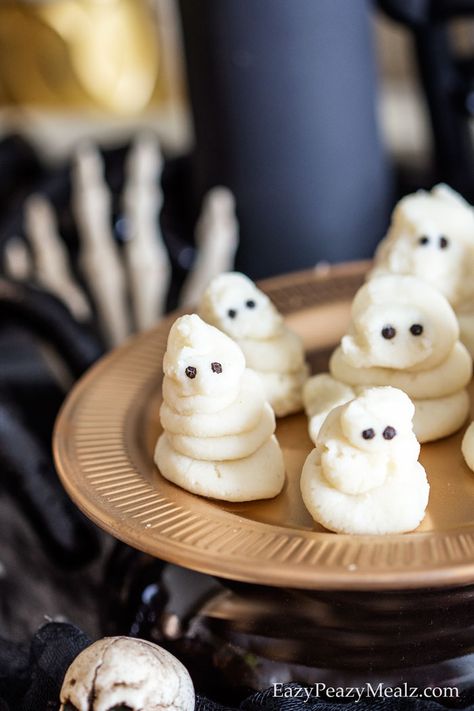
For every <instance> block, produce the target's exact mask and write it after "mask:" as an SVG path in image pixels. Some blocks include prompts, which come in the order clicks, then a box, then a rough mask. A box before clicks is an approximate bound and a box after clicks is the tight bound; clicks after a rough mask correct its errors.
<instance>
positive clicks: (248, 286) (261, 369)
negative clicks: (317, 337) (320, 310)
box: [199, 272, 308, 417]
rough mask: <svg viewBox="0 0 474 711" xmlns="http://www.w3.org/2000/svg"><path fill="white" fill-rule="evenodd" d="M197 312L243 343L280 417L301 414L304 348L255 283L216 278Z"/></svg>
mask: <svg viewBox="0 0 474 711" xmlns="http://www.w3.org/2000/svg"><path fill="white" fill-rule="evenodd" d="M199 313H200V315H201V317H202V318H203V319H204V320H205V321H207V322H208V323H210V324H212V325H213V326H216V327H217V328H219V329H220V330H221V331H224V333H227V335H228V336H230V337H231V338H233V339H234V340H235V341H236V342H237V343H238V344H239V346H240V347H241V348H242V350H243V352H244V355H245V359H246V362H247V366H248V367H249V368H251V369H252V370H254V371H255V372H256V373H258V375H259V377H260V380H261V381H262V384H263V388H264V391H265V394H266V397H267V399H268V401H269V402H270V404H271V405H272V407H273V409H274V410H275V413H276V415H277V416H279V417H283V416H284V415H288V414H290V413H291V412H297V411H298V410H301V408H302V388H303V384H304V382H305V380H306V378H307V377H308V368H307V365H306V363H305V359H304V350H303V345H302V343H301V340H300V339H299V337H298V336H297V335H296V334H295V333H293V332H292V331H290V330H289V329H288V328H287V327H286V326H285V325H284V323H283V318H282V316H281V315H280V314H279V313H278V311H277V310H276V308H275V306H274V305H273V304H272V302H271V301H270V299H269V298H268V296H266V294H264V293H263V291H260V289H257V287H256V286H255V284H254V283H253V281H251V279H248V277H246V276H244V274H239V273H237V272H229V273H226V274H221V275H220V276H218V277H216V278H215V279H213V281H212V282H211V283H210V284H209V286H208V288H207V289H206V291H205V293H204V296H203V298H202V301H201V305H200V308H199Z"/></svg>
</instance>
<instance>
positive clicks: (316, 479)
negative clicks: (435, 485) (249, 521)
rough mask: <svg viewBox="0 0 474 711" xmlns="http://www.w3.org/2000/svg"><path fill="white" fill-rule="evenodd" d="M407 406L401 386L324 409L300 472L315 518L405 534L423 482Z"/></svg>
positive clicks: (331, 524) (421, 502)
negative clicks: (324, 411)
mask: <svg viewBox="0 0 474 711" xmlns="http://www.w3.org/2000/svg"><path fill="white" fill-rule="evenodd" d="M414 411H415V408H414V406H413V404H412V403H411V401H410V399H409V398H408V396H407V395H406V394H405V393H403V392H402V391H401V390H398V389H396V388H392V387H381V388H370V389H367V390H365V391H364V392H362V393H361V394H360V395H359V396H357V397H356V398H354V399H353V400H351V401H350V402H348V403H346V404H345V405H341V406H339V407H337V408H335V409H334V410H332V411H331V412H330V414H329V415H328V417H327V418H326V420H325V421H324V423H323V425H322V427H321V430H320V432H319V436H318V441H317V445H316V448H315V449H313V450H312V452H311V453H310V454H309V455H308V457H307V459H306V462H305V464H304V466H303V471H302V475H301V494H302V497H303V501H304V503H305V506H306V507H307V509H308V511H309V512H310V513H311V515H312V517H313V518H314V520H315V521H317V522H318V523H320V524H322V525H323V526H325V527H326V528H328V529H330V530H332V531H336V532H338V533H354V534H387V533H404V532H406V531H411V530H413V529H415V528H416V527H417V526H418V525H419V523H420V522H421V521H422V519H423V517H424V513H425V509H426V506H427V503H428V495H429V485H428V481H427V479H426V473H425V470H424V469H423V467H422V466H421V464H420V463H419V462H418V461H417V459H418V455H419V451H420V445H419V443H418V442H417V440H416V437H415V435H414V433H413V429H412V417H413V414H414Z"/></svg>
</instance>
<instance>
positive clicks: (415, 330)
mask: <svg viewBox="0 0 474 711" xmlns="http://www.w3.org/2000/svg"><path fill="white" fill-rule="evenodd" d="M410 333H411V334H412V335H413V336H421V334H422V333H423V326H422V325H421V323H414V324H413V325H412V326H410Z"/></svg>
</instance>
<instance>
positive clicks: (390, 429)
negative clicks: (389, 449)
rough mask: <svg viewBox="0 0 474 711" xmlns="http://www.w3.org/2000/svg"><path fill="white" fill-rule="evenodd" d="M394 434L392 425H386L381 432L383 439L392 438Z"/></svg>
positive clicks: (395, 431)
mask: <svg viewBox="0 0 474 711" xmlns="http://www.w3.org/2000/svg"><path fill="white" fill-rule="evenodd" d="M396 434H397V430H396V429H395V428H394V427H390V425H388V427H386V428H385V429H384V431H383V432H382V437H383V438H384V439H393V438H394V437H395V435H396Z"/></svg>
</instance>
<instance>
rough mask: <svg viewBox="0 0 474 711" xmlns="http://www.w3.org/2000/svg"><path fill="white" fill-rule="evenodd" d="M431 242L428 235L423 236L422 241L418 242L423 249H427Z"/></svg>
mask: <svg viewBox="0 0 474 711" xmlns="http://www.w3.org/2000/svg"><path fill="white" fill-rule="evenodd" d="M429 241H430V238H429V237H427V236H426V235H423V236H422V237H420V239H419V240H418V243H419V244H421V245H422V246H423V247H425V246H426V245H427V244H429Z"/></svg>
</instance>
